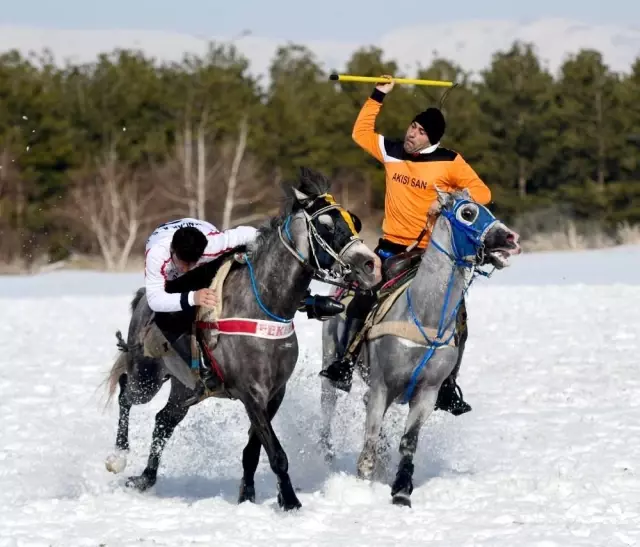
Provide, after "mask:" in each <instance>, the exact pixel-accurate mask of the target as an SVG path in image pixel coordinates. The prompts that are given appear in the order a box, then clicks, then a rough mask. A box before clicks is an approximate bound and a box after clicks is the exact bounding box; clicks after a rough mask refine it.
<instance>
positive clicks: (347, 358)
mask: <svg viewBox="0 0 640 547" xmlns="http://www.w3.org/2000/svg"><path fill="white" fill-rule="evenodd" d="M363 325H364V322H363V321H361V320H358V319H352V320H351V325H350V327H349V323H347V328H346V332H345V335H349V334H350V336H349V338H348V342H347V343H346V344H345V345H344V348H345V350H344V354H343V355H342V356H341V357H339V358H338V359H336V360H335V361H333V362H332V363H331V364H330V365H329V366H328V367H327V368H326V369H325V370H322V371H320V376H322V377H323V378H327V380H329V381H330V382H331V383H332V384H333V386H334V387H336V388H337V389H341V390H342V391H346V392H347V393H349V391H351V384H352V382H353V369H354V367H355V364H356V358H357V356H358V354H359V353H360V348H361V347H362V342H363V340H360V342H359V343H358V344H356V347H355V348H353V349H352V350H351V351H349V347H350V346H351V344H352V343H353V340H354V339H355V337H356V336H357V334H358V332H359V331H360V329H361V328H362V327H363Z"/></svg>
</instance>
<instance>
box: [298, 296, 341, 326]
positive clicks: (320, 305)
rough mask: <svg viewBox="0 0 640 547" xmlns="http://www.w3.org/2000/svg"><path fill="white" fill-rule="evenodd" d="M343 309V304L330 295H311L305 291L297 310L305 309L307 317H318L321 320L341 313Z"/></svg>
mask: <svg viewBox="0 0 640 547" xmlns="http://www.w3.org/2000/svg"><path fill="white" fill-rule="evenodd" d="M344 309H345V307H344V304H342V303H340V302H338V301H337V300H334V299H333V298H331V297H330V296H322V295H319V294H314V295H312V294H311V293H310V292H309V291H307V295H306V296H305V297H304V299H303V300H302V303H301V305H300V307H299V308H298V311H306V312H307V317H308V318H309V319H319V320H320V321H323V320H325V319H329V317H333V316H334V315H338V314H339V313H342V312H343V311H344Z"/></svg>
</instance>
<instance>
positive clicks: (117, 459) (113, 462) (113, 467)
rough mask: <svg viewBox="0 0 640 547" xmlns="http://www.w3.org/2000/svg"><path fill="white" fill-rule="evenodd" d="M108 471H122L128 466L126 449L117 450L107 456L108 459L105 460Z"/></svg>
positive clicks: (116, 472)
mask: <svg viewBox="0 0 640 547" xmlns="http://www.w3.org/2000/svg"><path fill="white" fill-rule="evenodd" d="M104 465H105V467H106V468H107V471H110V472H111V473H115V474H118V473H122V472H123V471H124V470H125V468H126V467H127V451H126V450H117V451H116V452H114V453H113V454H110V455H109V456H107V459H106V460H105V462H104Z"/></svg>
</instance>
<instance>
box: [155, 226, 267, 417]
mask: <svg viewBox="0 0 640 547" xmlns="http://www.w3.org/2000/svg"><path fill="white" fill-rule="evenodd" d="M256 233H257V230H256V229H255V228H253V227H251V226H239V227H237V228H232V229H229V230H224V231H220V230H218V229H217V228H216V227H215V226H214V225H213V224H211V223H209V222H206V221H204V220H198V219H195V218H183V219H179V220H174V221H172V222H167V223H165V224H162V225H160V226H158V227H157V228H156V229H155V230H154V231H153V233H152V234H151V235H150V236H149V239H148V240H147V245H146V251H145V269H144V271H145V288H146V297H147V302H148V304H149V307H150V308H151V309H152V310H153V311H154V312H155V318H154V321H153V323H152V325H151V326H150V329H149V331H148V333H147V335H146V339H145V348H146V351H147V355H148V356H150V357H162V358H164V359H165V363H166V365H167V367H168V368H169V369H170V370H171V372H172V373H173V374H174V375H175V376H176V377H177V379H178V380H180V381H181V382H182V383H184V384H185V385H186V386H187V387H188V388H190V389H195V390H196V396H195V398H193V399H192V401H191V403H190V404H192V403H193V402H195V401H197V400H198V399H199V397H200V395H201V394H202V392H203V391H204V389H203V388H204V386H203V385H202V384H201V383H200V382H196V379H195V376H194V374H193V373H196V374H198V373H199V375H200V377H201V380H202V382H203V383H205V384H206V385H207V386H208V387H209V388H210V389H213V386H214V385H215V384H217V382H218V380H217V379H216V377H215V375H213V373H212V371H211V370H210V369H208V368H206V367H199V366H198V367H197V368H196V370H193V371H192V370H191V366H194V367H195V366H196V365H193V363H192V360H191V341H190V326H191V324H192V323H193V321H194V319H195V306H207V307H213V306H214V305H215V304H216V299H215V293H214V292H213V291H212V290H210V289H206V288H205V289H200V290H198V291H189V292H184V293H181V294H180V293H168V292H166V290H165V283H166V282H167V281H171V280H173V279H176V278H178V277H180V276H181V275H183V274H185V273H186V272H188V271H190V270H192V269H193V268H195V267H196V266H199V265H201V264H204V263H206V262H210V261H212V260H215V259H216V258H217V257H219V256H220V255H221V254H223V253H224V252H226V251H230V250H232V249H234V248H236V247H239V246H243V245H247V244H248V243H250V242H251V241H253V240H254V239H255V236H256ZM166 342H169V343H170V345H171V347H169V346H168V345H167V344H166Z"/></svg>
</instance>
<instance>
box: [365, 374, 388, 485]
mask: <svg viewBox="0 0 640 547" xmlns="http://www.w3.org/2000/svg"><path fill="white" fill-rule="evenodd" d="M388 408H389V400H388V396H387V389H386V387H384V385H383V383H382V380H379V381H377V382H376V383H375V384H373V385H372V386H371V389H370V390H369V394H368V398H367V419H366V422H365V427H364V446H363V447H362V451H361V452H360V456H359V458H358V478H360V479H365V480H370V479H371V477H372V475H373V471H374V469H375V466H376V455H377V451H378V440H379V438H380V430H381V429H382V420H383V419H384V415H385V413H386V412H387V409H388Z"/></svg>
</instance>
